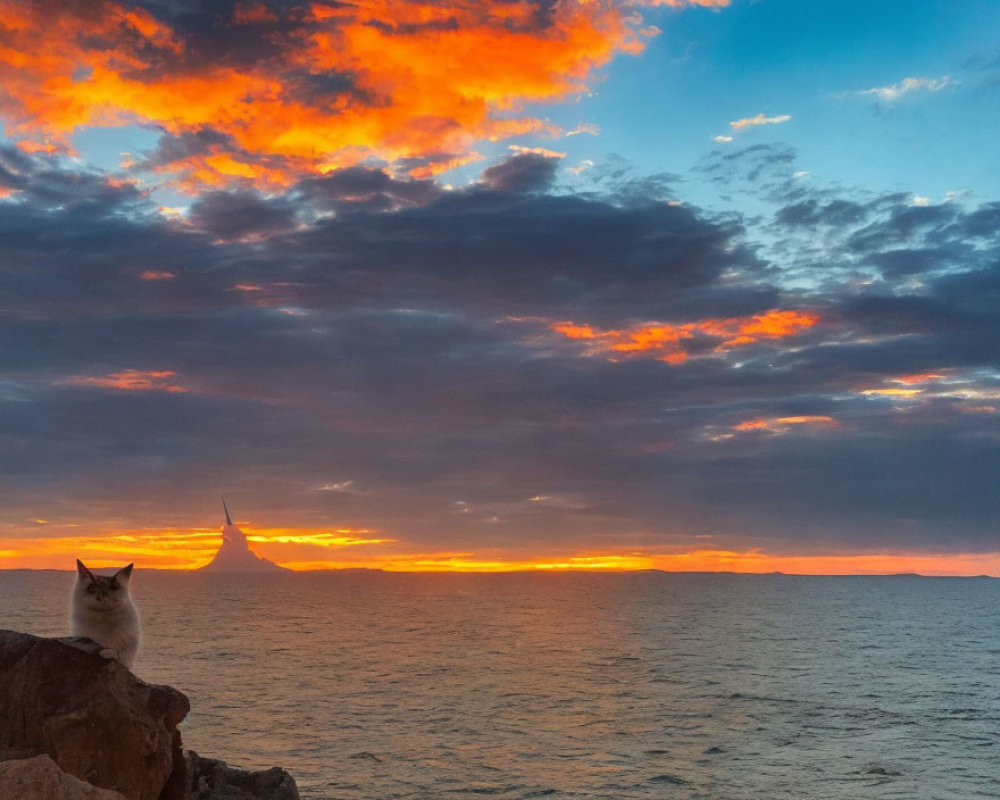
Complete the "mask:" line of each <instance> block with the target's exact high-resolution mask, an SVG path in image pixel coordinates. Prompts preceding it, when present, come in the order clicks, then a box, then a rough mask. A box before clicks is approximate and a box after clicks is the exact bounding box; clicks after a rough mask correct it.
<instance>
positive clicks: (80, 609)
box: [69, 559, 139, 669]
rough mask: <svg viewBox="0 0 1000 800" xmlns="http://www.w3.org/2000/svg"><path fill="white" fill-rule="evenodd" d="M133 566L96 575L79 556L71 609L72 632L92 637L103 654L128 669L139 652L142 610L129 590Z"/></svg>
mask: <svg viewBox="0 0 1000 800" xmlns="http://www.w3.org/2000/svg"><path fill="white" fill-rule="evenodd" d="M132 566H133V565H132V564H129V565H128V566H127V567H122V568H121V569H120V570H118V571H117V572H116V573H115V574H114V575H110V576H105V575H95V574H94V573H93V572H91V571H90V570H89V569H87V568H86V567H85V566H84V565H83V562H82V561H80V560H79V559H77V561H76V585H75V586H74V587H73V595H72V598H71V600H70V609H69V629H70V633H71V634H72V635H73V636H86V637H87V638H89V639H93V640H94V641H95V642H97V643H98V644H99V645H101V647H102V648H103V649H102V650H101V656H102V657H104V658H107V659H112V658H114V659H117V660H118V661H120V662H121V663H122V664H124V665H125V666H126V667H128V668H129V669H132V664H133V663H135V656H136V653H137V652H138V651H139V612H138V611H136V608H135V604H134V603H133V602H132V597H131V595H129V591H128V584H129V579H130V578H131V577H132Z"/></svg>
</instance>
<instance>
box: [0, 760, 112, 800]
mask: <svg viewBox="0 0 1000 800" xmlns="http://www.w3.org/2000/svg"><path fill="white" fill-rule="evenodd" d="M0 797H3V798H10V799H11V800H15V799H16V800H125V797H124V795H120V794H118V792H113V791H111V790H110V789H98V788H97V787H96V786H91V785H90V784H89V783H87V782H86V781H81V780H80V779H79V778H75V777H73V776H72V775H70V774H69V773H68V772H63V771H62V770H61V769H59V766H58V764H56V762H55V761H53V760H52V759H51V758H49V757H48V756H35V757H34V758H24V759H18V760H16V761H0Z"/></svg>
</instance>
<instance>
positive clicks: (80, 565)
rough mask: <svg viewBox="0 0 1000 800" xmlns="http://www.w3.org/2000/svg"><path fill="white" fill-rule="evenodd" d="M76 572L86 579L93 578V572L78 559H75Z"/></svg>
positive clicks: (91, 579) (90, 579)
mask: <svg viewBox="0 0 1000 800" xmlns="http://www.w3.org/2000/svg"><path fill="white" fill-rule="evenodd" d="M76 574H77V575H79V576H80V577H81V578H86V579H87V580H88V581H93V580H94V573H92V572H91V571H90V570H89V569H87V568H86V567H85V566H84V565H83V562H82V561H81V560H80V559H77V560H76Z"/></svg>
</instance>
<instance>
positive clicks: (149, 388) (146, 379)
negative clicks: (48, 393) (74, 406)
mask: <svg viewBox="0 0 1000 800" xmlns="http://www.w3.org/2000/svg"><path fill="white" fill-rule="evenodd" d="M175 374H176V373H174V372H172V371H170V370H168V369H167V370H138V369H125V370H122V371H121V372H112V373H110V374H108V375H100V376H95V375H74V376H72V377H70V378H66V379H65V380H63V381H60V382H61V383H63V384H67V385H69V386H94V387H98V388H101V389H115V390H117V391H121V392H171V393H183V392H190V391H191V390H190V389H186V388H184V387H183V386H178V385H177V384H173V383H170V381H169V379H170V378H173V377H174V375H175Z"/></svg>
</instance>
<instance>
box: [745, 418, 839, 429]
mask: <svg viewBox="0 0 1000 800" xmlns="http://www.w3.org/2000/svg"><path fill="white" fill-rule="evenodd" d="M839 424H840V423H839V422H837V420H835V419H834V418H833V417H827V416H823V415H804V416H798V417H776V418H774V419H748V420H745V421H744V422H739V423H737V424H736V425H733V430H734V431H740V432H741V433H745V432H747V431H771V432H772V433H782V432H784V431H785V430H786V429H787V427H788V426H789V425H819V426H821V427H837V426H838V425H839Z"/></svg>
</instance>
